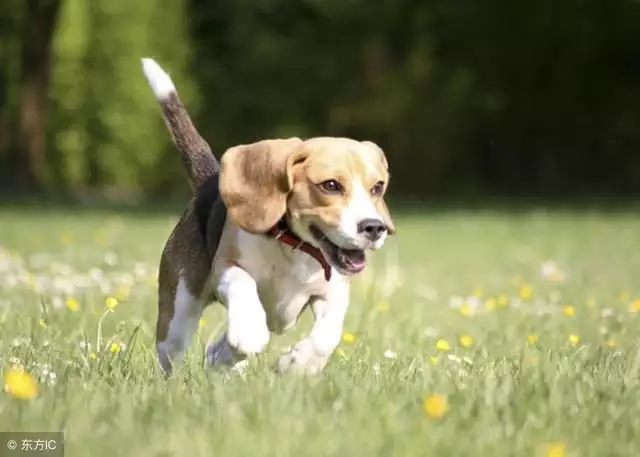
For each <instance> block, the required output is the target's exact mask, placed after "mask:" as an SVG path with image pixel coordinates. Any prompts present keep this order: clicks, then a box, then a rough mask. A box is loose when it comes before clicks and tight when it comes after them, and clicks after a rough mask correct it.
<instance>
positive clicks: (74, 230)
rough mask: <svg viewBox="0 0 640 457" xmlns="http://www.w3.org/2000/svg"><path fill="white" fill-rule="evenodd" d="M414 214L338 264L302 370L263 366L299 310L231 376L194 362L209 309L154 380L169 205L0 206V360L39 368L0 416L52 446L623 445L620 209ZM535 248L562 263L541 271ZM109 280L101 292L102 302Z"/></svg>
mask: <svg viewBox="0 0 640 457" xmlns="http://www.w3.org/2000/svg"><path fill="white" fill-rule="evenodd" d="M420 213H421V212H420V211H413V212H412V213H411V214H410V215H409V214H407V215H405V216H404V217H402V216H400V215H399V216H397V225H398V235H397V236H396V237H394V238H393V239H391V240H390V241H389V242H388V243H387V246H386V247H385V249H384V250H382V251H379V252H377V253H375V254H374V256H373V257H374V259H373V262H372V264H371V265H370V266H369V268H368V269H367V270H366V272H365V274H364V275H363V276H362V277H361V278H359V279H357V280H356V281H355V283H354V288H353V293H352V305H351V309H350V312H349V314H348V317H347V320H346V328H345V329H346V331H347V332H349V333H351V334H353V335H354V336H355V341H354V342H353V343H346V342H344V343H343V344H342V345H341V347H340V349H339V350H338V351H337V352H336V354H334V356H333V357H332V359H331V361H330V363H329V365H328V367H327V368H326V370H325V372H324V373H323V374H322V375H320V376H318V377H315V378H306V379H304V378H295V377H292V376H278V375H276V374H274V373H273V372H272V367H273V365H274V363H275V361H276V360H277V356H278V354H279V352H280V351H281V350H282V349H283V348H284V347H286V346H287V345H290V344H292V343H293V342H295V341H296V338H298V337H300V336H301V335H302V334H303V333H304V332H305V331H307V330H308V329H309V326H310V316H305V317H304V318H303V319H302V320H301V322H300V324H299V325H298V327H297V328H296V329H295V330H293V331H292V332H291V333H289V334H287V335H284V336H280V337H275V338H273V340H272V342H271V345H270V348H269V351H268V352H267V353H266V354H264V355H263V356H261V357H260V358H258V359H256V360H254V361H252V363H251V364H250V366H249V369H248V371H247V372H246V374H245V375H244V377H243V376H241V375H239V374H232V373H231V374H230V373H224V372H216V371H212V370H208V369H204V368H203V367H202V353H203V348H204V344H205V343H206V341H207V340H208V339H209V338H211V337H213V336H216V335H217V334H219V333H220V331H221V329H222V328H223V326H224V325H225V316H224V313H223V311H222V309H221V308H220V307H219V306H218V307H211V308H209V309H207V311H206V312H205V315H204V319H205V321H206V322H204V323H203V324H204V325H203V326H202V328H201V329H200V331H199V333H198V335H197V337H196V338H195V339H194V344H193V346H192V347H191V349H190V351H189V352H188V356H187V362H186V365H185V367H184V369H183V370H181V371H180V372H179V373H176V375H175V376H174V377H173V378H172V379H169V380H164V379H163V378H162V377H161V376H160V375H159V374H158V372H157V370H156V368H155V359H154V358H155V349H154V346H153V329H154V325H155V314H156V286H155V279H154V274H155V271H156V268H157V262H158V259H159V255H160V252H161V249H162V246H163V243H164V241H165V238H166V236H167V235H168V234H169V232H170V230H171V227H172V224H173V223H174V222H175V220H176V217H177V214H162V213H154V214H143V213H140V215H136V213H135V212H132V211H128V212H127V213H126V214H120V215H118V214H116V213H104V212H103V213H98V212H93V213H92V212H82V211H78V210H75V211H73V212H65V211H63V210H55V211H38V210H37V209H35V208H31V209H29V210H19V209H5V210H2V211H0V246H2V249H3V250H2V251H0V338H1V342H0V354H1V358H2V361H1V362H2V363H1V365H2V369H3V370H4V371H5V372H6V370H7V369H8V368H9V367H10V366H11V365H15V364H20V365H22V366H24V367H26V368H27V370H29V371H30V372H31V373H32V374H33V375H34V376H36V377H38V378H39V379H40V384H39V387H40V388H39V394H38V396H37V397H36V398H34V399H31V400H20V399H16V398H12V397H11V396H10V395H8V394H7V393H1V395H0V430H4V431H58V430H64V431H65V434H66V441H67V455H68V456H92V457H100V456H114V455H115V456H125V455H126V456H174V455H181V456H200V455H202V456H211V455H220V456H232V455H239V456H245V455H247V456H248V455H250V456H253V457H258V456H283V457H284V456H313V457H316V456H324V455H336V456H338V455H339V456H374V455H379V456H385V457H387V456H400V455H403V456H404V455H406V456H416V455H428V456H439V457H445V456H487V457H489V456H490V457H501V456H511V455H513V456H545V455H549V456H550V457H560V456H562V455H564V454H563V453H562V452H560V451H558V450H556V453H555V454H554V453H553V452H552V453H551V454H549V452H548V448H547V446H548V445H549V443H556V442H559V443H563V444H564V445H565V449H566V455H567V456H576V457H577V456H581V457H586V456H593V457H603V456H614V455H620V456H622V455H625V456H636V455H639V454H640V390H639V388H638V379H639V375H640V373H639V370H640V350H639V347H638V342H639V339H638V329H639V326H638V314H637V313H633V312H630V311H629V306H630V303H632V302H633V300H634V299H635V298H636V297H638V296H640V282H639V280H638V278H640V254H639V253H640V215H639V214H638V213H633V212H629V213H626V214H625V213H620V212H619V213H614V212H609V213H607V214H604V213H598V212H589V211H587V210H581V211H575V212H570V211H561V210H556V211H553V212H545V211H542V210H538V211H533V210H532V211H519V212H518V213H517V214H515V213H512V214H509V213H507V212H497V211H494V212H492V211H481V210H474V211H473V212H464V211H463V210H457V211H450V212H447V211H441V210H438V211H435V210H434V211H430V212H428V211H424V212H423V214H422V215H420ZM114 254H115V255H114ZM548 261H554V262H556V264H557V266H558V270H560V271H561V272H562V273H563V274H564V276H565V278H564V280H561V281H552V280H549V278H546V279H545V278H544V277H543V276H541V266H542V265H543V264H544V263H545V262H548ZM551 279H553V278H551ZM556 279H562V278H556ZM480 289H481V290H480ZM528 290H530V291H531V296H530V297H527V292H528ZM474 293H475V294H476V295H478V296H480V295H481V296H480V297H476V298H469V297H471V296H472V295H473V294H474ZM112 295H115V296H117V297H119V298H120V303H119V304H118V306H117V307H116V308H115V310H114V312H108V313H105V312H104V301H105V298H107V297H109V296H112ZM521 295H524V297H525V298H524V299H523V298H521ZM68 298H73V299H75V300H76V301H77V303H78V309H77V310H76V311H73V310H70V309H68V307H67V306H66V305H65V302H66V300H67V299H68ZM505 302H506V303H505ZM567 304H568V305H571V306H572V307H573V309H575V315H573V316H569V315H567V314H566V313H565V312H564V306H565V305H567ZM72 305H73V304H72ZM476 305H477V306H476ZM639 308H640V307H639ZM465 314H468V315H465ZM462 335H468V336H471V337H472V340H473V342H472V344H471V346H470V347H468V348H465V347H463V346H462V345H461V344H460V342H459V338H460V336H462ZM570 335H574V336H576V337H579V338H580V341H579V343H578V344H575V345H573V344H571V342H570V341H569V336H570ZM529 336H535V337H537V342H535V343H530V342H529V341H528V337H529ZM100 337H101V338H100ZM440 339H442V340H445V341H446V342H448V344H449V346H450V350H449V351H440V350H439V349H437V347H436V343H437V341H438V340H440ZM441 344H442V343H441ZM89 345H90V346H89ZM123 345H124V347H123ZM117 348H120V351H119V352H112V351H111V349H114V350H115V349H117ZM93 353H95V355H93ZM94 357H95V358H94ZM47 372H53V373H55V382H53V381H52V375H50V374H47ZM429 394H438V395H442V396H445V397H446V399H447V402H448V410H447V412H446V414H445V415H444V417H442V418H439V419H437V418H433V417H429V415H428V414H426V412H425V410H424V409H423V399H424V398H425V396H427V395H429ZM0 455H2V452H1V451H0Z"/></svg>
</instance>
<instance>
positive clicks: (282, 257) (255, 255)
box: [207, 230, 349, 373]
mask: <svg viewBox="0 0 640 457" xmlns="http://www.w3.org/2000/svg"><path fill="white" fill-rule="evenodd" d="M228 234H229V232H228V231H225V233H223V241H221V242H224V237H225V236H227V235H228ZM237 236H238V237H237V243H236V246H235V247H236V249H238V251H239V254H240V255H239V258H238V259H237V261H236V263H237V265H234V266H231V267H227V268H224V269H223V270H222V271H221V272H220V273H219V275H218V276H219V279H218V286H217V291H218V295H219V297H220V298H221V300H223V302H225V304H226V305H227V307H228V310H229V326H228V331H227V333H226V334H225V335H223V337H221V338H220V339H219V340H218V341H217V342H215V343H214V344H211V345H209V347H208V348H207V355H208V357H207V359H208V360H209V362H210V363H220V362H222V363H229V362H231V363H232V364H233V363H234V362H235V361H237V360H242V359H243V358H244V357H243V356H247V355H251V354H255V353H257V352H260V351H262V350H263V349H264V347H265V346H266V344H267V342H268V340H269V332H274V333H282V332H284V331H286V330H287V329H289V328H291V327H293V326H294V325H295V323H296V322H297V320H298V317H299V315H300V313H301V312H302V310H303V308H304V306H305V305H306V304H307V303H308V302H309V301H310V300H313V303H312V309H313V310H314V314H315V316H316V323H315V325H314V327H313V328H312V330H311V332H310V334H309V335H308V336H307V337H305V338H304V339H303V340H302V341H300V343H298V344H297V345H295V346H294V348H293V349H292V350H291V352H290V353H288V354H286V355H285V356H283V358H282V359H281V361H280V363H279V368H280V369H282V370H285V369H288V368H294V369H296V370H297V371H302V372H306V373H316V372H318V371H319V370H320V369H322V367H324V365H325V364H326V362H327V360H328V359H329V356H330V355H331V353H332V352H333V349H335V347H336V346H337V344H338V343H339V341H340V335H341V333H342V320H343V318H344V314H345V312H346V309H347V306H348V302H349V283H348V281H347V280H346V278H344V277H342V276H341V275H340V274H339V273H338V271H336V270H335V269H334V270H332V276H331V280H330V281H329V282H327V281H325V279H324V270H323V269H322V266H321V265H320V264H319V263H318V262H317V261H316V260H315V259H314V258H313V257H311V256H309V255H308V254H306V253H304V252H300V251H294V250H293V249H292V248H290V247H289V246H286V245H283V244H281V243H279V242H278V241H276V240H273V239H270V238H266V237H264V236H261V235H254V234H250V233H247V232H245V231H242V230H240V231H239V232H238V233H237ZM223 261H224V259H217V258H216V259H214V269H215V267H216V262H220V263H222V262H223ZM234 353H235V354H234ZM234 355H235V356H234ZM231 359H233V360H231Z"/></svg>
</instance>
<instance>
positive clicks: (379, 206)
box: [362, 141, 396, 235]
mask: <svg viewBox="0 0 640 457" xmlns="http://www.w3.org/2000/svg"><path fill="white" fill-rule="evenodd" d="M362 144H364V145H365V146H367V147H368V148H370V149H372V150H374V151H375V152H376V154H377V155H378V157H379V160H380V162H381V163H382V167H383V168H384V170H385V172H386V173H387V176H388V178H390V175H389V162H387V158H386V157H385V155H384V151H383V150H382V148H380V146H378V145H377V144H375V143H373V142H372V141H362ZM385 185H387V186H388V182H387V184H385ZM375 207H376V211H378V214H380V216H381V217H382V220H383V221H384V223H385V225H386V226H387V232H388V233H389V235H393V234H394V233H396V226H395V224H394V223H393V219H391V214H389V208H387V204H386V203H385V201H384V199H383V198H379V199H378V201H377V202H376V203H375Z"/></svg>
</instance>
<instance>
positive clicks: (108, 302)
mask: <svg viewBox="0 0 640 457" xmlns="http://www.w3.org/2000/svg"><path fill="white" fill-rule="evenodd" d="M104 305H105V306H106V307H107V309H110V310H111V311H113V310H114V309H115V307H116V306H118V299H117V298H116V297H107V298H105V299H104Z"/></svg>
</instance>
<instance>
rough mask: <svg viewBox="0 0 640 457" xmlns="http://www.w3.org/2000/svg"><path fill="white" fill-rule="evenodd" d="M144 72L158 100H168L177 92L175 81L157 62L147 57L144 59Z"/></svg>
mask: <svg viewBox="0 0 640 457" xmlns="http://www.w3.org/2000/svg"><path fill="white" fill-rule="evenodd" d="M142 71H143V72H144V75H145V76H146V77H147V81H149V85H150V86H151V90H152V91H153V95H155V96H156V99H158V100H166V99H167V98H168V97H169V95H170V94H171V93H175V92H176V86H174V85H173V81H171V78H170V77H169V75H168V74H167V72H165V71H164V70H163V69H162V68H160V65H158V64H157V63H156V61H155V60H153V59H150V58H148V57H145V58H143V59H142Z"/></svg>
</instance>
